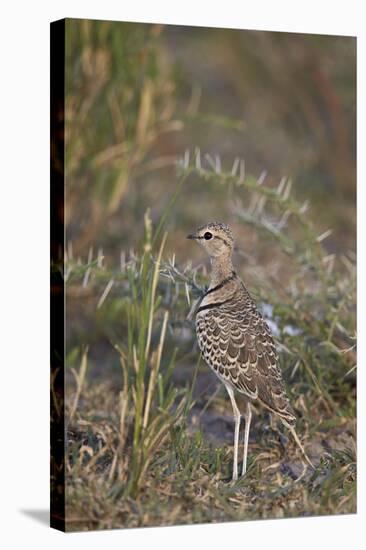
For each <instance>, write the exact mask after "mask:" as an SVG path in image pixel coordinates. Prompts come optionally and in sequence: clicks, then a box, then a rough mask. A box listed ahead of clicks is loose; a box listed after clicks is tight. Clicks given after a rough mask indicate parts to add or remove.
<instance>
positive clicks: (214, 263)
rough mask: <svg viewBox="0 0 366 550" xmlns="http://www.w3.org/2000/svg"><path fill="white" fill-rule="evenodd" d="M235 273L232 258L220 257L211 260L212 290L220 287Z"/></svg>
mask: <svg viewBox="0 0 366 550" xmlns="http://www.w3.org/2000/svg"><path fill="white" fill-rule="evenodd" d="M233 271H234V268H233V264H232V261H231V256H229V255H227V256H219V257H218V258H215V257H212V258H211V283H210V288H212V287H214V286H216V285H219V284H220V283H222V281H224V279H227V278H228V277H230V276H231V275H232V273H233Z"/></svg>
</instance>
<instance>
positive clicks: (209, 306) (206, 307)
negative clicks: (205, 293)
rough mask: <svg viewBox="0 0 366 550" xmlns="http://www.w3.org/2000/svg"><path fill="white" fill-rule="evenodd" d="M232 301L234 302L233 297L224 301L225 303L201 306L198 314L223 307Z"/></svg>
mask: <svg viewBox="0 0 366 550" xmlns="http://www.w3.org/2000/svg"><path fill="white" fill-rule="evenodd" d="M231 300H232V297H230V298H228V299H227V300H224V301H223V302H214V303H213V304H207V306H201V307H199V308H198V310H197V313H199V312H200V311H203V310H205V309H212V308H214V307H220V306H223V305H224V304H227V303H228V302H230V301H231Z"/></svg>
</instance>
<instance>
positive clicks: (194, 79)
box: [65, 20, 356, 529]
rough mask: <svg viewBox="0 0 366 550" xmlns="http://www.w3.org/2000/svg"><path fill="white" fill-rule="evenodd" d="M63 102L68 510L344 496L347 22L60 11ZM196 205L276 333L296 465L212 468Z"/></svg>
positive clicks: (209, 516) (238, 515)
mask: <svg viewBox="0 0 366 550" xmlns="http://www.w3.org/2000/svg"><path fill="white" fill-rule="evenodd" d="M65 117H66V123H65V131H66V140H65V141H66V166H65V170H66V201H65V223H66V252H67V254H66V271H65V280H66V282H67V311H66V318H67V325H66V329H67V369H68V371H67V375H68V378H67V380H68V386H67V392H68V395H67V398H68V401H69V403H68V427H69V460H70V462H69V464H68V470H67V472H68V484H69V493H68V496H69V521H70V525H69V528H70V529H75V528H91V527H97V528H106V527H116V526H124V525H131V526H133V525H153V524H158V525H161V524H171V523H176V522H182V523H185V522H195V521H222V520H223V519H244V518H249V517H282V516H283V515H301V514H302V515H304V514H305V515H311V514H320V513H341V512H352V511H355V471H354V468H355V447H354V444H355V422H354V420H355V406H356V401H355V399H356V393H355V392H356V379H355V360H356V356H355V335H356V332H355V331H356V324H355V322H356V321H355V314H356V313H355V312H356V310H355V308H356V303H355V297H356V286H355V285H356V283H355V260H356V258H355V247H356V179H355V178H356V160H355V159H356V40H355V39H354V38H351V37H337V36H320V35H310V34H307V35H306V34H291V33H279V32H261V31H240V30H228V29H209V28H193V27H180V26H162V25H145V24H135V23H120V22H107V21H89V20H67V24H66V112H65ZM212 220H216V221H223V222H226V223H228V224H229V225H230V226H231V227H232V229H233V231H234V234H235V235H236V245H237V250H236V254H235V258H234V261H235V264H236V266H237V267H238V271H239V272H240V274H241V276H242V277H243V279H244V281H245V282H246V284H247V286H248V288H249V289H250V291H251V292H252V293H253V295H254V296H255V298H256V299H257V300H258V301H259V303H260V306H261V307H262V309H263V311H264V313H265V314H266V316H267V318H268V319H269V322H270V323H272V325H271V326H272V328H273V330H274V332H275V335H276V337H277V339H278V341H279V344H280V346H281V350H282V352H281V362H282V365H283V368H284V371H285V376H287V378H289V377H291V384H292V386H291V387H292V390H291V391H292V393H293V396H292V398H293V400H295V399H296V400H297V401H296V404H297V411H298V413H299V415H300V417H301V418H302V422H303V423H302V424H301V429H300V432H302V433H307V434H308V437H310V439H311V438H312V441H313V456H315V457H317V459H318V460H316V462H317V463H318V464H319V469H318V472H317V475H315V474H314V476H313V477H311V478H307V480H306V484H305V485H304V486H301V484H299V485H297V486H296V487H295V486H294V485H293V483H292V484H290V485H289V484H288V483H287V482H288V479H289V476H290V480H291V479H293V477H297V476H298V474H299V472H298V471H297V470H296V467H295V466H291V467H290V466H289V463H287V465H285V466H284V465H282V466H281V468H282V469H281V468H280V469H279V470H278V471H277V472H275V471H270V470H268V469H267V470H266V472H267V473H266V476H263V472H262V471H261V470H259V469H258V467H259V466H258V464H253V468H254V469H253V470H252V472H253V473H252V477H251V478H250V477H249V481H248V484H247V486H246V488H243V486H240V488H239V490H240V496H239V497H238V494H237V492H235V491H236V489H235V488H234V489H232V490H231V489H230V490H229V489H228V488H225V489H224V490H223V492H224V496H222V494H221V493H222V488H221V489H220V490H219V489H218V487H219V485H217V484H218V483H219V480H218V479H217V478H215V477H214V474H215V472H216V471H220V469H221V470H222V471H223V472H224V474H227V475H228V473H229V471H230V460H231V458H230V454H227V452H226V451H225V449H226V448H227V447H228V445H231V433H230V432H229V435H228V434H227V431H228V429H227V427H225V426H224V425H223V414H225V413H224V411H226V413H227V414H228V415H229V416H230V411H229V409H230V405H229V404H228V403H227V402H226V401H225V398H224V396H223V395H222V397H221V399H220V394H219V395H218V397H217V392H218V391H219V390H216V389H215V388H216V379H215V377H214V376H213V375H211V373H209V372H208V369H202V368H201V367H200V366H199V365H197V357H198V352H197V349H196V348H195V347H194V345H195V344H194V342H195V338H194V332H193V328H192V323H191V322H190V321H187V314H188V312H189V309H190V307H191V305H192V301H193V300H194V298H195V297H196V296H197V295H198V294H199V292H200V291H202V289H203V286H204V284H205V283H207V269H206V268H207V259H206V258H204V257H203V255H202V251H201V250H200V249H199V247H194V246H192V243H191V242H189V241H186V239H185V236H186V234H187V233H189V232H191V231H192V230H194V229H195V228H196V227H197V226H198V225H201V224H202V223H204V222H206V221H212ZM164 231H167V235H166V236H165V237H163V233H164ZM162 239H163V241H164V242H163V245H162V246H161V242H162ZM190 260H192V262H193V264H191V263H190ZM202 264H203V265H202ZM192 265H193V267H192ZM159 273H160V276H159ZM164 275H165V277H164ZM121 367H122V371H121ZM192 380H193V382H194V384H193V385H191V382H192ZM193 386H194V387H193ZM205 388H206V393H205ZM119 392H121V394H120V393H119ZM180 392H183V393H180ZM184 392H186V393H184ZM197 392H198V393H197ZM212 394H214V395H215V396H216V401H215V402H216V404H217V403H218V405H216V408H215V404H214V403H212V401H211V400H210V396H211V395H212ZM150 411H151V412H150ZM192 411H193V412H192ZM194 411H196V413H197V411H198V418H199V419H201V420H200V421H201V426H202V430H203V432H204V434H205V437H206V440H207V441H210V445H211V447H210V446H209V447H207V445H206V444H205V443H203V441H206V440H205V438H203V436H202V433H203V432H202V430H201V429H200V422H199V421H198V420H197V415H196V416H195V414H194ZM262 414H263V413H262ZM210 415H211V416H210ZM193 425H195V426H196V427H195V428H194V429H193ZM229 429H230V430H231V424H229ZM318 429H319V430H320V431H322V430H323V435H322V436H321V437H320V436H319V434H318V436H316V433H317V431H316V430H318ZM330 429H332V430H333V431H332V432H327V430H330ZM220 430H221V433H220ZM257 430H258V434H257V437H258V438H261V437H262V435H263V426H260V425H259V424H258V425H257ZM189 433H195V434H196V436H195V437H196V440H195V441H194V444H193V443H192V442H190V440H189V439H187V434H189ZM324 433H326V434H327V438H328V440H329V441H328V447H327V448H326V453H328V455H326V456H325V455H324V446H323V439H322V438H323V437H324ZM225 434H226V435H225ZM255 434H256V428H254V435H253V437H254V438H255V437H256V435H255ZM267 436H268V434H267ZM267 436H266V437H267ZM197 438H198V439H197ZM210 438H211V439H210ZM319 438H320V439H319ZM267 439H268V441H267V443H268V445H270V447H271V446H272V447H271V448H272V452H273V453H274V455H272V458H271V456H270V455H268V456H267V455H265V456H264V457H263V460H266V459H269V462H268V464H269V465H270V463H271V461H272V462H273V456H275V457H276V458H277V459H279V457H280V456H281V451H280V449H281V446H280V443H279V442H278V441H277V442H276V441H273V438H272V439H271V437H270V436H268V437H267ZM254 440H255V439H254ZM121 442H122V443H121ZM263 442H264V439H263V441H262V443H263ZM223 443H225V445H223ZM215 444H216V445H219V447H217V446H216V447H215ZM205 445H206V446H205ZM212 445H213V447H212ZM251 445H252V447H253V446H254V445H253V441H251ZM259 448H261V446H259ZM140 449H142V450H141V453H140ZM257 451H258V448H257ZM262 451H263V449H262ZM294 452H295V451H294ZM276 453H277V454H276ZM337 453H338V454H337ZM126 456H127V457H128V458H126ZM172 457H174V458H172ZM322 457H323V458H322ZM324 457H325V458H324ZM152 463H153V464H155V466H154V468H155V470H154V469H153V476H152V477H149V474H148V473H147V472H148V471H149V468H150V467H151V464H152ZM202 465H204V466H202ZM269 467H270V466H269ZM286 468H287V469H286ZM291 468H292V469H291ZM154 472H155V473H154ZM158 472H160V473H158ZM178 472H179V475H178ZM289 472H290V473H289ZM291 472H292V473H291ZM294 472H295V473H294ZM207 473H208V474H209V475H208V476H207ZM249 474H250V472H249ZM154 476H155V478H154ZM159 476H160V477H159ZM174 476H175V477H174ZM202 476H203V477H202ZM205 476H206V477H205ZM268 476H269V477H268ZM271 476H272V477H271ZM273 476H277V477H273ZM278 476H279V477H278ZM291 476H292V478H291ZM168 478H169V488H168V489H167V488H166V487H165V489H164V490H165V491H167V494H170V495H171V497H172V501H171V502H170V501H169V500H168V499H167V497H166V494H165V496H162V495H161V499H163V500H164V499H165V501H166V504H167V506H168V507H169V509H168V508H167V507H165V508H164V506H163V505H162V500H161V499H160V500H159V497H158V496H157V495H158V492H159V491H158V489H157V488H156V485H154V483H155V482H157V481H159V484H160V485H159V487H164V483H163V480H165V482H167V481H166V480H167V479H168ZM154 479H155V481H154ZM187 479H189V480H190V481H192V482H193V485H191V484H190V483H188V481H187ZM197 479H199V480H200V483H201V485H200V484H199V485H200V487H201V489H202V488H203V487H204V489H202V490H203V493H204V494H207V495H208V496H207V502H206V504H205V505H203V504H202V502H201V504H199V503H198V500H197V494H196V492H195V491H196V488H197V484H196V485H194V482H195V480H197ZM212 479H214V480H215V481H214V483H216V485H215V487H214V484H213V482H212ZM259 479H260V480H261V481H260V483H261V485H260V486H259V485H258V483H259ZM142 480H143V481H144V484H145V492H144V493H141V489H140V488H141V483H142ZM210 480H211V481H210ZM174 483H176V484H177V485H174ZM146 487H151V492H150V493H149V492H148V489H146ZM284 487H286V488H285V489H284ZM290 487H291V488H290ZM299 487H301V489H299ZM159 490H160V489H159ZM162 490H163V489H162ZM139 491H140V492H139ZM157 491H158V492H157ZM299 491H300V493H299ZM220 494H221V496H220ZM256 494H257V495H261V498H260V499H259V500H258V499H257V500H255V498H256V497H255V495H256ZM154 495H155V496H154ZM174 495H175V496H174ZM182 495H184V497H182ZM309 495H310V496H309ZM320 495H323V496H322V497H321V496H320ZM122 497H124V498H122ZM267 497H268V500H266V498H267ZM116 499H118V502H119V504H118V506H116ZM131 499H134V504H133V505H132V504H131V502H132V501H131ZM235 499H237V500H236V501H235ZM233 502H234V504H233ZM299 503H300V504H299ZM206 505H207V507H206ZM249 509H250V512H249V511H248V510H249Z"/></svg>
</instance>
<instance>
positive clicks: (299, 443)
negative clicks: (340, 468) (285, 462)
mask: <svg viewBox="0 0 366 550" xmlns="http://www.w3.org/2000/svg"><path fill="white" fill-rule="evenodd" d="M281 420H282V423H283V424H284V425H285V426H286V428H288V429H289V430H290V432H291V435H292V437H293V438H294V440H295V443H296V445H297V446H298V447H299V449H300V451H301V453H302V455H303V457H304V458H305V460H306V462H307V463H308V464H309V466H311V468H313V469H315V466H314V464H313V463H312V462H311V460H310V458H309V457H308V455H307V454H306V451H305V449H304V447H303V445H302V443H301V441H300V439H299V436H298V435H297V433H296V430H295V427H294V426H293V425H292V424H289V422H287V421H286V420H285V419H284V418H281Z"/></svg>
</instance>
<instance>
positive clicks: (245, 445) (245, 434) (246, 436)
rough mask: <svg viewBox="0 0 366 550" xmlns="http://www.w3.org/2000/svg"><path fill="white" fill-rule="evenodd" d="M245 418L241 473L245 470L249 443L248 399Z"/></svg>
mask: <svg viewBox="0 0 366 550" xmlns="http://www.w3.org/2000/svg"><path fill="white" fill-rule="evenodd" d="M244 418H245V430H244V454H243V469H242V471H241V475H242V476H243V475H245V473H246V471H247V458H248V443H249V431H250V423H251V420H252V408H251V406H250V401H247V407H246V411H245V414H244Z"/></svg>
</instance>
